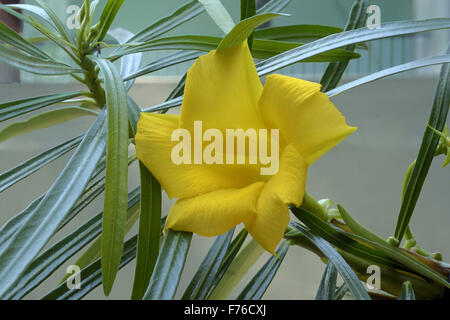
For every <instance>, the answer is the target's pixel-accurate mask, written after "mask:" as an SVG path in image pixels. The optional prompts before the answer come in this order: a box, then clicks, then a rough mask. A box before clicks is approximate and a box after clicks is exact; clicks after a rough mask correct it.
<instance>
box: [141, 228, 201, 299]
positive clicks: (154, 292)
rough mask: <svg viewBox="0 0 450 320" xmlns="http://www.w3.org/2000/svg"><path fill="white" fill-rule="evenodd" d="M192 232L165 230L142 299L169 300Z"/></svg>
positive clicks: (182, 266)
mask: <svg viewBox="0 0 450 320" xmlns="http://www.w3.org/2000/svg"><path fill="white" fill-rule="evenodd" d="M191 239H192V233H190V232H180V231H172V230H170V229H169V230H166V236H165V238H164V241H163V243H162V246H161V250H160V251H159V256H158V260H157V261H156V265H155V268H154V270H153V274H152V277H151V279H150V284H149V285H148V287H147V290H146V292H145V295H144V298H143V299H144V300H171V299H173V297H174V296H175V292H176V290H177V287H178V283H179V282H180V278H181V273H182V271H183V268H184V263H185V262H186V257H187V253H188V250H189V246H190V243H191Z"/></svg>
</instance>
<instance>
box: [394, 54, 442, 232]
mask: <svg viewBox="0 0 450 320" xmlns="http://www.w3.org/2000/svg"><path fill="white" fill-rule="evenodd" d="M447 53H450V47H449V50H448V51H447ZM449 106H450V64H448V63H447V64H444V65H443V66H442V68H441V73H440V75H439V81H438V84H437V87H436V91H435V93H434V99H433V105H432V107H431V113H430V117H429V119H428V122H427V123H428V125H429V126H431V127H432V128H434V129H436V130H438V131H442V130H443V129H444V126H445V122H446V120H447V114H448V109H449ZM439 140H440V137H439V136H438V135H436V134H434V132H433V130H431V129H430V128H429V127H428V126H427V127H425V133H424V135H423V138H422V143H421V145H420V150H419V153H418V155H417V158H416V159H417V160H416V164H415V165H414V168H413V171H412V173H411V176H410V178H409V181H408V184H407V185H406V189H405V193H404V197H403V201H402V206H401V208H400V212H399V214H398V220H397V225H396V227H395V234H394V235H395V238H397V239H398V240H399V241H401V240H402V238H403V235H404V233H405V231H406V229H407V228H408V225H409V221H410V220H411V216H412V214H413V212H414V208H415V207H416V203H417V200H418V199H419V195H420V192H421V191H422V186H423V184H424V182H425V178H426V177H427V174H428V170H429V169H430V166H431V162H432V161H433V157H434V153H435V151H436V147H437V146H438V144H439Z"/></svg>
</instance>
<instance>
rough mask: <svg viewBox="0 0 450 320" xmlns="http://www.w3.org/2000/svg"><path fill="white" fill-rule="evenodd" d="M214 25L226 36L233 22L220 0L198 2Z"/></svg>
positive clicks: (199, 0)
mask: <svg viewBox="0 0 450 320" xmlns="http://www.w3.org/2000/svg"><path fill="white" fill-rule="evenodd" d="M198 2H200V3H201V4H202V5H203V6H204V7H205V10H206V12H207V13H208V14H209V16H210V17H211V19H212V20H213V21H214V22H215V23H216V25H217V26H218V27H219V28H220V30H222V31H223V33H225V34H227V33H229V32H230V31H231V29H233V27H234V21H233V19H232V18H231V16H230V14H229V13H228V11H227V9H225V7H224V6H223V4H222V2H221V1H220V0H198Z"/></svg>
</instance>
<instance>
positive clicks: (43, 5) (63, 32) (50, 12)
mask: <svg viewBox="0 0 450 320" xmlns="http://www.w3.org/2000/svg"><path fill="white" fill-rule="evenodd" d="M34 1H36V2H37V4H38V5H39V6H40V7H41V8H42V9H43V10H44V11H45V13H47V16H48V17H49V18H50V19H51V21H52V22H53V24H54V26H55V27H56V29H58V32H59V34H60V35H61V37H62V38H63V39H64V40H66V41H67V42H69V43H71V42H72V39H71V38H70V35H69V32H68V30H67V28H66V26H65V25H64V23H63V22H62V21H61V20H60V19H59V18H58V15H57V14H56V13H55V12H54V11H53V10H52V9H51V8H50V6H49V5H48V4H47V3H46V2H45V1H44V0H34Z"/></svg>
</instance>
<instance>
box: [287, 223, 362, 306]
mask: <svg viewBox="0 0 450 320" xmlns="http://www.w3.org/2000/svg"><path fill="white" fill-rule="evenodd" d="M294 228H296V229H297V230H299V231H300V232H301V233H302V234H303V235H305V236H306V237H307V238H308V239H309V240H310V241H311V242H312V243H314V245H315V246H316V247H317V248H318V249H319V250H320V251H321V252H322V253H323V254H324V255H325V256H326V257H327V258H328V259H329V260H330V262H331V263H333V265H334V266H335V267H336V269H337V270H338V272H339V274H340V275H341V277H342V279H344V281H345V283H346V284H347V286H348V288H349V290H350V292H351V293H352V295H353V296H354V297H355V299H357V300H370V296H369V294H368V293H367V291H366V289H364V286H363V285H362V283H361V281H360V280H359V279H358V277H357V276H356V274H355V272H354V271H353V270H352V268H351V267H350V266H349V265H348V264H347V262H345V260H344V258H342V256H341V255H340V254H339V253H338V252H337V251H336V250H335V249H334V248H333V247H332V246H331V245H330V244H329V243H328V242H326V241H325V240H324V239H322V238H320V237H318V236H317V235H315V234H314V233H312V231H311V230H309V229H307V228H305V227H304V226H302V225H300V224H297V223H296V224H294Z"/></svg>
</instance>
